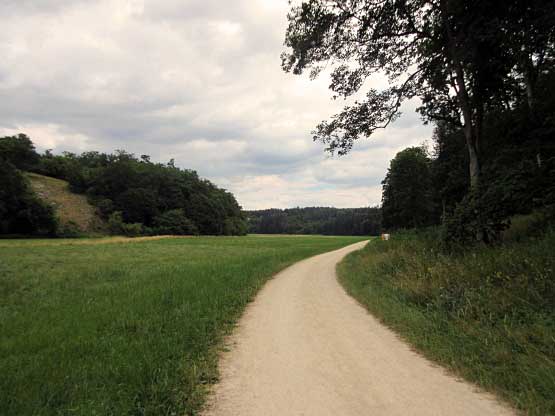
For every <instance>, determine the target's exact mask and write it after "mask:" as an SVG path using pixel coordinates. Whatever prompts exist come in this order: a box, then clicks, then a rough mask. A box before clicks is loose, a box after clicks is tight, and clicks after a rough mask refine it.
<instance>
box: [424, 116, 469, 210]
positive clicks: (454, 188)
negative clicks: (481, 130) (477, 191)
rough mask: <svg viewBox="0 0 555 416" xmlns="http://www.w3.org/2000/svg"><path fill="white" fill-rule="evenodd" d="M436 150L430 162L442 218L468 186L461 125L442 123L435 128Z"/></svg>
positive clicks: (466, 190)
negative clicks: (459, 126)
mask: <svg viewBox="0 0 555 416" xmlns="http://www.w3.org/2000/svg"><path fill="white" fill-rule="evenodd" d="M433 140H434V153H433V160H432V163H431V174H432V182H433V187H434V197H435V198H436V199H437V200H438V203H439V204H440V205H441V218H442V219H445V218H446V216H447V215H448V214H450V213H452V212H453V210H454V209H455V206H456V204H457V203H459V202H460V201H461V200H462V199H463V198H464V196H465V195H466V193H467V192H468V187H469V177H468V170H466V169H464V167H465V166H467V165H468V162H467V160H468V154H467V153H466V149H465V139H464V134H463V132H462V131H461V129H460V128H456V127H453V126H452V125H449V124H447V123H439V124H438V125H437V126H436V128H435V130H434V136H433Z"/></svg>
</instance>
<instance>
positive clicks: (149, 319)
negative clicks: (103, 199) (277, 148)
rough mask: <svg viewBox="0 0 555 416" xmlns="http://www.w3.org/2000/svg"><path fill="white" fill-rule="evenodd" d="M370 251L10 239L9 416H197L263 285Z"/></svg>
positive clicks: (329, 245) (0, 304)
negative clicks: (291, 269)
mask: <svg viewBox="0 0 555 416" xmlns="http://www.w3.org/2000/svg"><path fill="white" fill-rule="evenodd" d="M361 240H362V238H356V237H318V236H312V237H256V236H249V237H221V238H216V237H199V238H164V239H157V240H151V239H144V240H132V241H131V242H128V241H125V240H122V239H119V240H110V239H108V240H106V239H99V240H0V374H1V377H0V414H1V415H186V414H195V412H196V411H197V410H198V409H199V407H200V406H201V405H202V402H203V399H204V396H205V392H206V386H207V385H209V384H211V383H213V382H214V381H215V380H216V379H217V376H218V375H217V354H218V351H219V348H220V347H221V345H222V338H223V336H224V335H225V334H226V333H229V331H230V329H231V328H232V327H233V324H234V323H235V322H236V320H237V319H238V317H239V316H240V314H241V312H242V310H243V309H244V307H245V306H246V304H247V303H248V302H249V301H250V300H251V299H252V298H253V295H254V294H255V293H256V292H257V290H258V289H259V288H260V287H261V286H262V285H263V284H264V282H265V281H266V280H267V279H268V278H269V277H270V276H272V275H273V274H275V273H276V272H277V271H279V270H280V269H282V268H284V267H285V266H287V265H289V264H291V263H293V262H295V261H298V260H300V259H303V258H306V257H309V256H311V255H315V254H318V253H322V252H325V251H330V250H333V249H337V248H340V247H342V246H345V245H348V244H350V243H354V242H357V241H361Z"/></svg>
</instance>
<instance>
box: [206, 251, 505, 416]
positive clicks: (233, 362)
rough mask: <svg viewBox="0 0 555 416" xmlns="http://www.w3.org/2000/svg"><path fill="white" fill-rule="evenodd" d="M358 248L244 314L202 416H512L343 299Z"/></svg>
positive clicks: (276, 288)
mask: <svg viewBox="0 0 555 416" xmlns="http://www.w3.org/2000/svg"><path fill="white" fill-rule="evenodd" d="M363 245H364V243H357V244H354V245H352V246H349V247H345V248H343V249H340V250H337V251H333V252H330V253H326V254H322V255H319V256H315V257H312V258H310V259H307V260H304V261H301V262H299V263H297V264H295V265H293V266H292V267H289V268H288V269H286V270H284V271H283V272H281V273H280V274H278V275H277V276H276V277H275V278H274V279H273V280H271V281H270V282H268V284H267V285H266V286H265V287H264V288H263V289H262V291H261V292H260V293H259V295H258V296H257V298H256V300H255V301H254V302H253V303H252V304H251V305H250V306H249V308H248V309H247V311H246V313H245V315H244V316H243V318H242V319H241V321H240V323H239V327H238V328H237V330H236V332H235V334H234V336H233V337H232V340H231V346H230V348H231V351H230V352H228V353H225V354H224V356H223V358H222V362H221V375H222V380H221V382H220V384H218V385H217V386H216V388H215V389H214V395H213V397H212V399H211V403H210V405H209V407H208V410H207V412H205V414H206V415H222V416H224V415H225V416H234V415H241V416H246V415H253V416H254V415H256V416H272V415H276V416H277V415H279V416H288V415H305V416H308V415H314V416H323V415H333V416H350V415H357V416H360V415H373V416H378V415H388V416H393V415H402V416H409V415H423V416H424V415H425V416H432V415H438V416H439V415H441V416H445V415H449V416H456V415H472V416H478V415H479V416H488V415H511V414H513V413H512V412H511V411H510V410H508V409H507V408H505V407H503V406H502V405H500V404H498V403H497V402H496V401H495V400H494V399H493V398H492V397H491V396H490V395H487V394H484V393H478V392H476V390H475V388H474V387H472V386H470V385H468V384H466V383H462V382H459V381H457V380H456V379H455V378H453V377H451V376H448V375H446V374H445V372H444V371H443V370H442V369H441V368H438V367H437V366H434V365H432V364H430V362H428V361H427V360H425V359H424V358H422V357H420V356H419V355H417V354H415V353H414V352H412V351H410V349H409V348H408V347H407V346H406V345H405V344H404V343H403V342H401V341H400V340H399V339H398V338H397V337H396V336H395V335H394V334H393V333H392V332H391V331H390V330H388V329H387V328H385V327H384V326H382V325H381V324H380V323H378V322H377V321H376V320H375V319H374V318H372V317H371V316H370V315H369V314H368V313H367V312H366V311H365V310H364V309H363V308H362V307H361V306H359V305H358V304H357V303H356V302H355V301H354V300H353V299H352V298H350V297H349V296H348V295H347V294H345V292H344V291H343V289H342V287H341V286H340V285H339V283H338V282H337V280H336V276H335V265H336V264H337V263H338V262H339V261H340V260H341V259H342V258H343V256H345V255H346V254H347V253H349V252H351V251H353V250H356V249H360V248H361V247H362V246H363Z"/></svg>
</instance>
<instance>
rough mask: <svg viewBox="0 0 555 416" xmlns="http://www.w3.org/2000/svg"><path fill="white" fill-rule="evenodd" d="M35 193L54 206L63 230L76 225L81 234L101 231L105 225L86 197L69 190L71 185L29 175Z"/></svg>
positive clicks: (58, 180)
mask: <svg viewBox="0 0 555 416" xmlns="http://www.w3.org/2000/svg"><path fill="white" fill-rule="evenodd" d="M26 176H27V177H28V178H29V180H30V182H31V186H32V188H33V190H34V191H35V193H36V194H37V195H38V196H39V197H40V198H41V199H42V200H44V201H46V202H48V203H49V204H50V205H52V206H54V208H55V209H56V214H57V215H58V218H59V220H60V226H61V228H62V229H64V228H65V229H67V228H68V226H69V227H71V224H72V223H73V224H76V225H77V227H78V228H79V231H81V232H87V233H89V232H94V231H100V230H102V229H103V228H104V223H103V222H102V220H101V219H100V218H98V217H97V216H96V214H95V212H96V210H95V208H94V207H93V206H92V205H91V204H89V202H88V201H87V197H86V196H85V195H80V194H75V193H73V192H71V191H70V190H69V184H68V183H67V182H66V181H64V180H61V179H56V178H52V177H49V176H43V175H38V174H36V173H27V174H26Z"/></svg>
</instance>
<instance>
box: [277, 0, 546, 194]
mask: <svg viewBox="0 0 555 416" xmlns="http://www.w3.org/2000/svg"><path fill="white" fill-rule="evenodd" d="M519 3H524V2H522V1H518V0H514V1H512V2H511V4H519ZM547 3H549V2H547ZM545 4H546V2H545V1H539V0H538V1H537V2H534V5H533V6H531V7H535V8H536V9H538V10H541V7H543V6H544V5H545ZM513 15H514V13H513V10H512V9H511V8H509V7H507V4H506V2H504V1H500V0H490V1H482V0H307V1H303V2H302V4H301V5H299V6H294V7H292V9H291V11H290V13H289V15H288V20H289V26H288V28H287V32H286V38H285V45H286V46H287V47H288V48H289V50H288V51H287V52H284V53H283V54H282V67H283V69H284V70H285V71H287V72H289V71H292V72H293V73H295V74H301V73H302V72H303V71H305V70H306V69H309V70H310V74H311V77H313V78H314V77H316V76H317V75H318V74H319V73H320V72H321V71H322V69H323V68H325V67H328V68H331V84H330V89H331V90H332V92H333V94H334V98H337V97H343V98H348V97H351V96H353V95H354V94H355V93H357V92H359V91H360V90H361V89H362V88H364V87H365V85H366V83H365V81H366V80H367V79H368V78H369V77H370V76H372V75H375V74H378V73H380V74H384V75H385V76H386V77H387V79H388V81H389V87H388V88H386V89H383V90H381V91H379V90H376V89H373V88H370V89H368V90H367V93H366V97H365V99H364V100H362V101H356V102H355V103H354V104H353V105H350V106H346V107H345V108H344V110H343V111H342V112H340V113H339V114H337V115H335V116H333V117H332V119H331V120H330V121H324V122H322V123H320V124H319V125H318V126H317V128H316V130H315V131H314V132H313V133H314V139H315V140H321V141H322V142H323V143H325V144H326V145H327V150H328V151H330V152H337V153H338V154H340V155H342V154H345V153H347V152H348V151H349V150H350V149H351V148H352V146H353V142H354V141H355V140H357V139H358V138H359V137H361V136H362V137H369V136H370V135H371V134H372V133H373V132H374V131H376V130H377V129H382V128H385V127H387V126H388V125H389V124H390V123H391V122H392V121H393V120H395V119H396V118H397V117H398V116H399V108H400V105H401V103H402V102H403V101H404V100H406V99H411V98H414V97H419V98H420V99H421V101H422V106H421V107H420V108H419V111H420V113H421V114H422V115H423V116H424V117H425V119H426V120H436V121H437V120H443V121H447V122H449V123H452V124H453V125H455V126H460V127H461V128H462V129H463V131H464V136H465V140H466V147H467V151H468V163H469V165H468V166H469V175H470V183H471V187H473V188H476V187H477V186H478V182H479V178H480V172H481V166H480V153H479V151H480V145H481V141H482V139H483V137H482V133H483V132H482V124H483V119H484V112H485V110H486V108H487V107H488V106H491V105H494V104H495V103H496V102H497V101H499V100H500V99H501V96H502V95H504V89H505V86H506V82H507V79H509V78H510V76H511V73H512V71H513V69H514V67H515V50H516V49H518V48H519V47H520V48H523V47H524V46H523V42H526V41H527V40H528V38H527V37H526V36H520V37H519V36H513V35H512V34H513V33H515V32H518V31H519V30H520V29H521V28H522V27H523V23H522V22H519V21H518V20H517V19H513V18H511V16H513ZM336 63H339V64H337V65H336Z"/></svg>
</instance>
